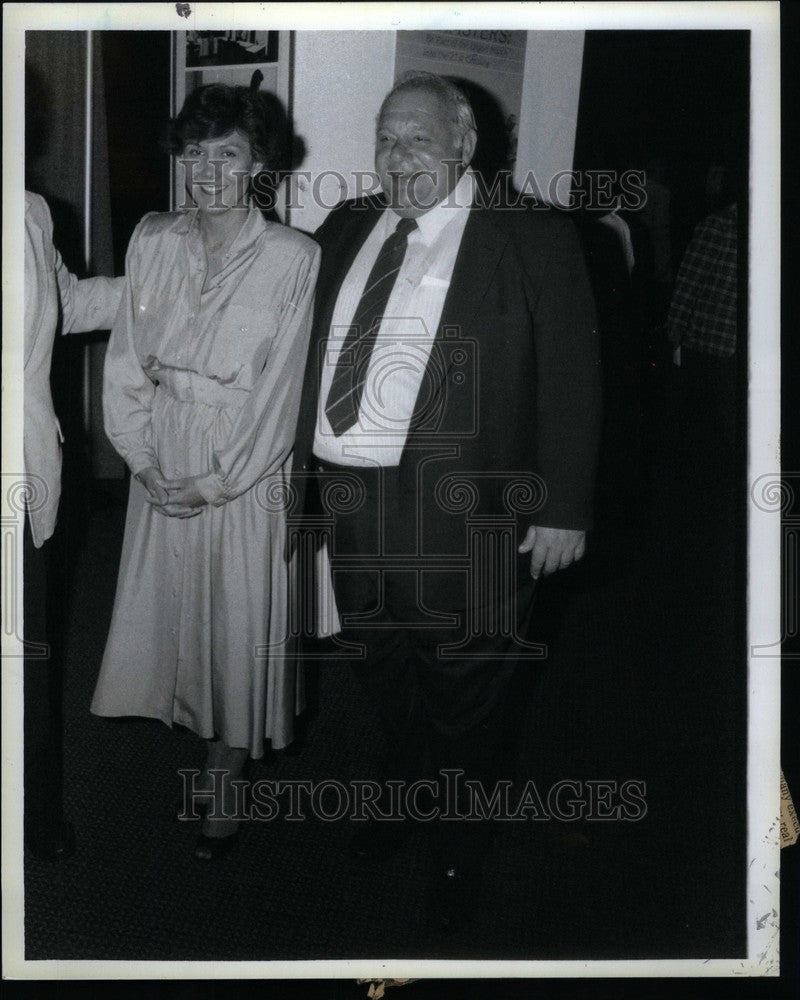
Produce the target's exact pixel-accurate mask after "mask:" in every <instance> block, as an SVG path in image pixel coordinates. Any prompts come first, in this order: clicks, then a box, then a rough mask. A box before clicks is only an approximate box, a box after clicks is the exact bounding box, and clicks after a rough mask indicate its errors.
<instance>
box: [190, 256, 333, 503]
mask: <svg viewBox="0 0 800 1000" xmlns="http://www.w3.org/2000/svg"><path fill="white" fill-rule="evenodd" d="M319 256H320V251H319V248H318V247H316V246H313V247H309V246H308V245H305V246H304V247H303V248H301V249H300V251H299V252H298V253H297V255H296V256H295V259H294V261H293V264H292V266H291V267H290V268H289V270H288V272H287V277H286V280H285V281H284V284H283V291H282V297H281V311H280V316H279V320H278V330H277V331H276V333H275V335H274V337H273V338H272V343H271V345H270V350H269V353H268V355H267V358H266V361H265V364H264V367H263V368H262V370H261V372H260V375H259V377H258V379H257V380H256V382H255V384H254V386H253V389H252V391H251V392H250V395H249V397H248V400H247V402H246V403H245V405H244V406H243V407H242V408H241V410H240V411H239V413H238V415H237V418H236V420H235V422H234V424H233V426H232V428H231V434H230V438H229V440H228V442H227V444H226V445H225V446H224V447H223V448H220V449H218V450H217V451H216V452H215V453H214V457H213V468H212V469H211V470H210V471H209V473H208V474H207V475H206V476H203V477H201V478H200V479H199V480H198V482H197V487H198V489H199V491H200V493H201V494H202V495H203V496H204V497H205V499H206V500H207V501H208V503H210V504H213V505H214V506H221V505H222V504H224V503H226V502H227V501H228V500H232V499H234V498H235V497H237V496H239V495H240V494H242V493H244V492H245V491H246V490H249V489H250V488H251V487H252V486H254V485H255V484H256V483H257V482H258V481H259V480H261V479H263V478H264V477H265V476H268V475H270V474H272V473H273V472H275V471H276V470H277V469H279V468H280V467H281V465H283V463H284V462H285V461H286V459H287V457H288V456H289V453H290V451H291V450H292V447H293V445H294V437H295V430H296V425H297V416H298V410H299V407H300V391H301V389H302V384H303V372H304V368H305V360H306V353H307V351H308V341H309V337H310V333H311V319H312V306H313V301H314V286H315V284H316V279H317V271H318V269H319Z"/></svg>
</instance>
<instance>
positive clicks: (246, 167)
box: [180, 132, 263, 212]
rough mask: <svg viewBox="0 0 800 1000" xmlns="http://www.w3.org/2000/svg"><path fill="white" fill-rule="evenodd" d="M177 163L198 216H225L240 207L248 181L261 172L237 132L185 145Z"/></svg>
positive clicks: (244, 141) (239, 133)
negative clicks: (179, 164) (213, 214)
mask: <svg viewBox="0 0 800 1000" xmlns="http://www.w3.org/2000/svg"><path fill="white" fill-rule="evenodd" d="M180 163H181V164H182V165H183V169H184V177H185V184H186V190H187V191H188V192H189V194H190V195H191V197H192V198H193V199H194V202H195V204H196V205H197V207H198V208H199V209H200V211H201V212H225V211H229V210H230V209H232V208H238V207H240V206H242V205H244V204H245V195H246V193H247V188H248V185H249V182H250V178H251V177H253V176H255V174H257V173H258V172H259V171H260V170H262V169H263V164H261V163H259V162H258V161H257V160H256V159H255V158H254V157H253V154H252V152H251V150H250V142H249V141H248V139H247V137H246V136H244V135H242V133H241V132H231V133H230V134H229V135H224V136H222V137H221V138H219V139H201V140H200V141H198V142H189V143H187V144H186V147H185V148H184V151H183V155H182V156H181V158H180Z"/></svg>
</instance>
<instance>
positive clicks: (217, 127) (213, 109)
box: [168, 83, 284, 170]
mask: <svg viewBox="0 0 800 1000" xmlns="http://www.w3.org/2000/svg"><path fill="white" fill-rule="evenodd" d="M283 131H284V122H283V121H281V118H280V115H279V113H278V110H277V108H276V105H275V102H274V100H271V99H270V96H269V95H267V94H265V93H262V92H260V91H257V90H253V89H251V88H250V87H229V86H228V85H227V84H224V83H211V84H208V85H207V86H205V87H198V89H197V90H193V91H192V93H191V94H189V95H188V97H187V98H186V100H185V101H184V104H183V107H182V108H181V110H180V113H179V114H178V116H177V117H176V118H174V119H173V120H172V121H171V122H170V128H169V138H168V146H169V151H170V152H171V153H174V154H175V155H178V156H179V155H180V154H181V153H182V152H183V150H184V149H185V148H186V146H187V144H188V143H190V142H201V141H203V140H205V139H220V138H222V136H225V135H230V133H231V132H241V133H242V135H244V136H246V137H247V139H248V141H249V143H250V152H251V153H252V154H253V156H254V158H255V159H256V160H258V161H260V162H261V163H263V164H264V168H265V169H266V170H269V169H270V168H273V169H274V168H275V166H276V165H277V164H276V162H275V161H276V159H277V157H278V155H279V153H280V152H281V151H282V150H281V146H282V140H283V138H284V136H283Z"/></svg>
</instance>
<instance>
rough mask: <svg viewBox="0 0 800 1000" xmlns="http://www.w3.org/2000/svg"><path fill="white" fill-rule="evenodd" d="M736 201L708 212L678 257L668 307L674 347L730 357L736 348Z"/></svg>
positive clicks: (668, 325) (714, 355)
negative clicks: (675, 275)
mask: <svg viewBox="0 0 800 1000" xmlns="http://www.w3.org/2000/svg"><path fill="white" fill-rule="evenodd" d="M737 231H738V221H737V210H736V204H733V205H729V206H728V207H727V208H725V209H723V210H722V211H721V212H716V213H714V214H712V215H709V216H707V217H706V218H705V219H703V221H702V222H701V223H700V224H699V225H698V227H697V228H696V229H695V231H694V236H693V237H692V241H691V243H690V244H689V248H688V250H687V251H686V254H685V256H684V258H683V261H682V262H681V266H680V270H679V271H678V279H677V281H676V283H675V291H674V292H673V295H672V302H671V303H670V307H669V316H668V318H667V334H668V336H669V339H670V343H671V344H672V346H673V347H686V348H689V350H690V351H692V352H694V351H697V352H699V353H700V354H710V355H712V356H713V357H717V358H729V357H732V356H733V355H734V354H735V353H736V316H737V310H736V237H737Z"/></svg>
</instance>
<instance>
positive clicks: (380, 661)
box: [318, 462, 535, 867]
mask: <svg viewBox="0 0 800 1000" xmlns="http://www.w3.org/2000/svg"><path fill="white" fill-rule="evenodd" d="M318 471H319V473H320V477H321V482H322V484H323V485H322V492H323V493H325V491H326V490H333V491H334V492H335V490H336V483H337V476H341V477H342V483H343V486H344V482H345V480H346V481H347V482H348V483H349V484H350V485H351V486H352V482H353V476H355V477H356V478H357V480H358V481H359V482H360V483H361V486H362V488H363V502H362V503H361V504H360V505H358V506H357V507H356V508H355V509H353V510H352V511H344V512H342V511H339V512H337V513H336V514H335V523H334V532H333V551H332V553H331V562H332V567H333V572H334V591H335V594H336V602H337V606H338V609H339V614H340V616H341V617H342V626H343V628H342V632H341V635H340V637H339V638H340V641H344V642H347V643H351V644H354V645H357V646H358V647H359V654H358V655H354V656H353V657H352V658H350V659H349V661H348V662H349V665H350V667H351V668H352V670H353V672H354V673H355V676H356V678H357V680H358V682H359V684H360V686H361V687H362V689H363V691H364V692H365V694H366V696H367V699H368V701H369V703H370V705H372V706H373V707H374V710H375V712H376V715H377V718H378V720H379V722H380V725H381V729H382V731H383V733H384V735H385V738H386V743H387V756H386V759H385V760H384V761H383V766H382V777H383V779H384V780H385V781H389V780H394V781H401V782H404V784H405V787H406V788H408V786H409V785H411V784H412V783H414V782H417V781H420V780H424V781H425V782H432V783H435V784H436V785H437V786H438V788H437V790H436V791H435V792H429V793H428V794H426V791H427V790H426V789H425V788H422V789H421V792H422V794H420V795H419V796H417V798H416V803H415V804H416V806H417V807H418V809H417V810H412V814H411V815H409V813H408V812H406V816H407V819H406V821H409V820H410V821H412V822H413V821H417V822H421V823H423V824H424V825H425V826H426V828H427V829H428V830H429V831H430V833H431V834H432V842H433V850H434V854H435V856H436V857H437V859H439V860H440V861H442V862H443V863H446V864H448V865H449V864H454V865H457V866H461V867H473V866H475V865H477V864H478V863H479V861H480V859H481V857H482V855H483V853H484V851H485V848H486V845H487V841H488V838H489V836H490V833H491V828H490V824H489V823H488V822H483V821H480V820H479V819H475V818H472V819H459V818H458V817H459V816H466V815H467V814H469V813H470V808H471V806H472V804H473V795H472V793H471V792H470V791H469V789H468V788H467V786H466V784H465V781H467V780H469V781H471V782H479V783H480V784H481V785H482V786H483V789H484V790H485V794H486V797H487V798H490V797H491V792H492V788H493V786H494V784H495V782H496V781H497V780H498V779H499V778H501V777H502V778H507V779H508V780H511V777H512V775H511V774H509V773H503V772H502V767H503V760H502V758H503V756H505V757H506V758H507V757H508V756H509V750H510V746H509V742H510V741H509V739H508V733H507V732H506V730H505V727H504V725H503V723H504V719H505V711H506V694H507V691H508V688H509V684H510V682H511V679H512V676H513V674H514V672H515V670H516V668H517V667H518V665H519V657H518V652H519V650H518V648H517V641H516V636H523V637H524V636H525V635H526V632H527V626H528V624H529V621H530V616H531V611H532V607H533V594H534V585H533V581H532V580H531V579H530V578H529V577H528V578H527V579H526V580H525V581H524V582H523V583H522V585H521V586H520V587H519V588H518V589H517V590H516V594H515V597H514V598H513V599H512V603H513V607H512V608H499V609H496V613H497V614H500V615H502V614H503V612H508V614H507V620H514V621H515V622H516V626H517V628H516V631H515V633H511V634H497V632H496V631H495V632H493V634H486V633H485V632H480V631H477V632H475V633H474V634H469V633H468V621H469V618H470V612H471V608H470V606H469V605H467V606H462V607H461V608H460V609H459V608H458V602H457V600H456V603H455V607H456V609H457V610H455V611H452V609H451V610H450V611H449V613H450V614H451V616H452V617H453V618H454V624H448V623H447V622H445V621H442V620H441V617H439V618H437V615H438V616H441V615H442V614H444V613H445V612H443V611H442V609H438V608H431V607H430V606H427V605H426V602H425V600H424V584H421V583H420V575H419V574H418V573H417V572H416V571H415V570H414V569H413V568H409V563H408V562H406V564H405V565H404V566H403V567H402V568H397V563H396V561H393V560H396V559H397V557H398V556H399V557H400V560H401V561H402V559H403V555H404V553H405V554H408V552H407V550H408V548H409V545H411V546H413V544H415V543H413V542H411V543H409V539H408V538H407V537H402V532H404V531H405V530H406V528H405V527H401V529H398V527H397V526H403V525H406V527H407V520H406V521H404V518H403V512H402V511H400V510H399V509H398V505H399V503H400V499H399V496H400V494H399V490H398V489H397V488H396V477H397V470H394V469H382V470H375V469H368V470H360V469H354V468H351V467H348V468H347V469H344V468H342V467H337V466H332V465H330V464H329V463H322V462H320V463H318ZM347 492H348V491H347V490H345V489H344V488H343V489H342V490H341V492H340V495H344V494H345V493H347ZM412 551H413V549H412ZM376 557H377V558H376ZM410 562H411V563H413V559H412V560H410ZM452 645H458V647H459V648H458V650H456V651H448V650H447V649H446V647H447V646H452ZM534 667H535V664H530V663H529V664H528V669H534ZM504 751H506V752H505V754H504ZM505 763H506V764H507V760H506V762H505ZM506 770H507V768H506ZM443 772H450V776H449V777H447V776H445V777H443ZM456 772H463V774H459V776H458V777H456ZM446 792H449V793H452V794H449V795H446V794H445V793H446ZM389 802H391V796H390V794H389V793H388V792H387V793H386V794H385V795H384V799H383V803H384V804H386V803H389ZM386 811H389V809H388V808H387V810H386ZM423 814H425V815H427V816H434V817H435V818H432V819H429V820H428V819H423V818H422V815H423ZM444 816H448V817H450V818H442V817H444Z"/></svg>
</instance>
